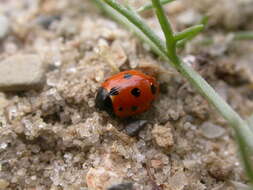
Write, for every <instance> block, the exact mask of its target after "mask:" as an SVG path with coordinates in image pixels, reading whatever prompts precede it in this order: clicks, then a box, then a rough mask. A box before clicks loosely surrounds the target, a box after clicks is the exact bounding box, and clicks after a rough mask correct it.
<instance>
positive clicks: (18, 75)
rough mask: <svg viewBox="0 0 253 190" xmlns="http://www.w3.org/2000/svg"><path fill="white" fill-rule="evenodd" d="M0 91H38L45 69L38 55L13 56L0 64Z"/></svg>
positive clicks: (41, 84) (42, 81)
mask: <svg viewBox="0 0 253 190" xmlns="http://www.w3.org/2000/svg"><path fill="white" fill-rule="evenodd" d="M0 68H1V69H0V91H23V90H30V89H39V88H41V87H42V86H43V84H44V81H45V80H44V79H45V69H44V66H43V62H42V60H41V59H40V57H39V56H38V55H35V54H26V55H21V54H20V55H14V56H11V57H9V58H7V59H5V60H3V61H1V62H0Z"/></svg>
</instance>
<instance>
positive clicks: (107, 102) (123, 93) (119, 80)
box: [95, 70, 159, 118]
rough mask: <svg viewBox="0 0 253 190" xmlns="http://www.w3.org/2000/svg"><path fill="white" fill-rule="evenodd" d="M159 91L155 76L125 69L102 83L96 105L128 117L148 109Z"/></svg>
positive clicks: (117, 114) (101, 108)
mask: <svg viewBox="0 0 253 190" xmlns="http://www.w3.org/2000/svg"><path fill="white" fill-rule="evenodd" d="M158 93H159V86H158V83H157V82H156V80H155V78H153V77H151V76H149V75H146V74H144V73H142V72H140V71H137V70H129V71H123V72H120V73H118V74H116V75H113V76H111V77H110V78H108V79H107V80H105V82H104V83H102V85H101V87H100V88H99V89H98V92H97V96H96V99H95V105H96V107H97V108H98V109H100V110H104V111H106V112H107V113H109V114H110V115H116V116H118V117H120V118H128V117H131V116H134V115H137V114H140V113H143V112H145V111H147V110H148V109H149V107H150V106H151V104H152V102H153V101H154V99H155V98H156V96H157V95H158Z"/></svg>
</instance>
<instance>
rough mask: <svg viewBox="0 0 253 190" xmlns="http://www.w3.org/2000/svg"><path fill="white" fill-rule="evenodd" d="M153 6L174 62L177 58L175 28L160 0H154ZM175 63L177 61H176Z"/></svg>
mask: <svg viewBox="0 0 253 190" xmlns="http://www.w3.org/2000/svg"><path fill="white" fill-rule="evenodd" d="M152 3H153V7H154V9H155V12H156V16H157V18H158V20H159V22H160V25H161V28H162V30H163V33H164V36H165V39H166V47H167V53H168V57H169V58H170V59H171V61H172V62H173V59H175V56H176V42H175V40H174V35H173V30H172V27H171V25H170V23H169V21H168V19H167V17H166V16H165V13H164V11H163V8H162V5H161V3H160V1H159V0H152ZM174 63H175V62H174Z"/></svg>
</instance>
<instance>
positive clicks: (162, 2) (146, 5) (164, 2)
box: [136, 0, 175, 13]
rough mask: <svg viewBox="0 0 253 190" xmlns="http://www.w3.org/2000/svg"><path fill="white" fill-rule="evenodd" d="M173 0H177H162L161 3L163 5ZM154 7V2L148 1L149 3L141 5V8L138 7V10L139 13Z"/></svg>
mask: <svg viewBox="0 0 253 190" xmlns="http://www.w3.org/2000/svg"><path fill="white" fill-rule="evenodd" d="M173 1H175V0H160V3H161V4H162V5H165V4H167V3H171V2H173ZM152 8H153V5H152V3H147V4H145V5H143V6H141V7H140V8H138V9H137V10H136V11H137V12H138V13H140V12H143V11H146V10H149V9H152Z"/></svg>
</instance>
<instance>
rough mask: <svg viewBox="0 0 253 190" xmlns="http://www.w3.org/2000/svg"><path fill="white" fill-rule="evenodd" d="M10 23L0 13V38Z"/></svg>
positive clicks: (3, 35)
mask: <svg viewBox="0 0 253 190" xmlns="http://www.w3.org/2000/svg"><path fill="white" fill-rule="evenodd" d="M9 28H10V24H9V20H8V18H7V17H6V16H4V15H0V39H2V38H4V37H5V36H6V35H7V34H8V32H9Z"/></svg>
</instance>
